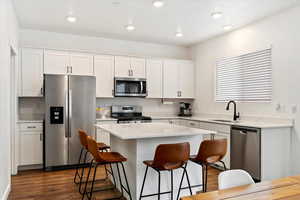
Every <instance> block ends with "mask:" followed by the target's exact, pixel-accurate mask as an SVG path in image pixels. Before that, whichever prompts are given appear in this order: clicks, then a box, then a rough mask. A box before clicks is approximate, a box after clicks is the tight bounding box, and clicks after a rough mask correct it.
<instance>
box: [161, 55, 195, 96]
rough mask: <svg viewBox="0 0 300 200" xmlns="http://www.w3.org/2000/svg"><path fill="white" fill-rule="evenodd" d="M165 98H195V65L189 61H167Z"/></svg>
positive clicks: (164, 80)
mask: <svg viewBox="0 0 300 200" xmlns="http://www.w3.org/2000/svg"><path fill="white" fill-rule="evenodd" d="M163 77H164V78H163V98H182V99H184V98H186V99H188V98H194V87H195V86H194V64H193V62H192V61H188V60H165V61H164V66H163Z"/></svg>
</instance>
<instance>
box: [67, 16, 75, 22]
mask: <svg viewBox="0 0 300 200" xmlns="http://www.w3.org/2000/svg"><path fill="white" fill-rule="evenodd" d="M66 19H67V20H68V22H71V23H75V22H76V21H77V18H76V17H74V16H71V15H70V16H67V17H66Z"/></svg>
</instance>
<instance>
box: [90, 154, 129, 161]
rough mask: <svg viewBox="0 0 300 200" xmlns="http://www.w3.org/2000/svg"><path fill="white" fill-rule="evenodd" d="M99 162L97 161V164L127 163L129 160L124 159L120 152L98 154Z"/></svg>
mask: <svg viewBox="0 0 300 200" xmlns="http://www.w3.org/2000/svg"><path fill="white" fill-rule="evenodd" d="M98 154H99V158H100V159H99V160H95V161H96V162H101V163H116V162H126V161H127V158H125V157H123V156H122V155H121V154H119V153H118V152H98Z"/></svg>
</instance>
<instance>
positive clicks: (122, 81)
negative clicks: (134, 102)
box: [115, 77, 147, 97]
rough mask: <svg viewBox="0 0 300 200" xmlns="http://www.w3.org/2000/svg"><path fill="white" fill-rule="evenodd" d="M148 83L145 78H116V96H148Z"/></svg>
mask: <svg viewBox="0 0 300 200" xmlns="http://www.w3.org/2000/svg"><path fill="white" fill-rule="evenodd" d="M146 96H147V83H146V79H144V78H117V77H116V78H115V97H146Z"/></svg>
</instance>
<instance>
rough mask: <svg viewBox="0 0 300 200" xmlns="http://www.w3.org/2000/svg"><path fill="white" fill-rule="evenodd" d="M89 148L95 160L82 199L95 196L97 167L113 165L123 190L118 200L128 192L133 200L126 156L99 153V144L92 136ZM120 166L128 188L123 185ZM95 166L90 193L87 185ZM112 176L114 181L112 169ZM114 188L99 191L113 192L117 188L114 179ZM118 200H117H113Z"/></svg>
mask: <svg viewBox="0 0 300 200" xmlns="http://www.w3.org/2000/svg"><path fill="white" fill-rule="evenodd" d="M87 147H88V151H89V152H90V153H91V155H92V157H93V159H92V161H91V163H90V167H89V172H88V176H87V180H86V182H85V189H84V192H83V195H82V199H84V197H85V195H86V196H87V197H88V199H89V200H91V199H92V196H93V192H95V191H94V183H95V177H96V172H97V167H98V166H99V165H104V166H105V165H106V164H109V165H110V166H111V164H115V165H116V167H117V172H118V177H119V183H120V189H121V193H122V194H121V196H120V197H118V198H123V197H124V196H123V194H124V191H125V192H127V194H128V196H129V197H130V200H132V197H131V192H130V188H129V184H128V180H127V176H126V172H125V168H124V165H123V162H126V161H127V158H125V157H124V156H122V155H121V154H120V153H118V152H99V146H98V143H97V142H96V141H95V140H94V139H93V138H92V137H90V136H87ZM119 164H121V167H122V170H123V175H124V178H125V182H126V187H125V186H124V185H123V183H122V178H121V174H120V170H119ZM93 166H94V175H93V180H92V182H91V183H92V186H91V188H90V191H87V185H88V182H89V177H90V173H91V171H92V170H91V169H92V168H93ZM110 173H111V175H112V177H113V179H114V175H113V170H112V168H111V172H110ZM114 185H115V186H114V187H111V188H105V189H100V190H97V191H105V190H111V189H115V187H116V181H115V179H114ZM113 199H116V198H113Z"/></svg>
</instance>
